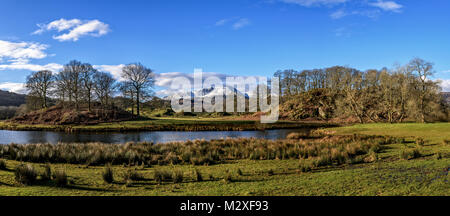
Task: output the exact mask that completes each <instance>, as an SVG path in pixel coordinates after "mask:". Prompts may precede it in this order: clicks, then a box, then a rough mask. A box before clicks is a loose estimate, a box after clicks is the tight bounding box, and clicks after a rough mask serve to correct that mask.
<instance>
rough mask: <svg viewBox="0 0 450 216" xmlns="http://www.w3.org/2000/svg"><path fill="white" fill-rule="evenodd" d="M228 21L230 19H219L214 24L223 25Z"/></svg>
mask: <svg viewBox="0 0 450 216" xmlns="http://www.w3.org/2000/svg"><path fill="white" fill-rule="evenodd" d="M229 21H230V19H221V20H219V21H217V22H216V24H215V26H223V25H225V24H227V23H228V22H229Z"/></svg>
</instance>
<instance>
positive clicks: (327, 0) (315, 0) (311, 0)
mask: <svg viewBox="0 0 450 216" xmlns="http://www.w3.org/2000/svg"><path fill="white" fill-rule="evenodd" d="M280 1H282V2H284V3H289V4H297V5H301V6H305V7H313V6H333V5H337V4H342V3H345V2H348V1H350V0H280Z"/></svg>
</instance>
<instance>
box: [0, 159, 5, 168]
mask: <svg viewBox="0 0 450 216" xmlns="http://www.w3.org/2000/svg"><path fill="white" fill-rule="evenodd" d="M0 170H6V162H5V160H3V159H0Z"/></svg>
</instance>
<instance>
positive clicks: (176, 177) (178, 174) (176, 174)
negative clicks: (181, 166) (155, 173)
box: [172, 170, 183, 183]
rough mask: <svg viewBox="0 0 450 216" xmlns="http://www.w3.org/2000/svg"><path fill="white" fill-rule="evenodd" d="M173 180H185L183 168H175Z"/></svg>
mask: <svg viewBox="0 0 450 216" xmlns="http://www.w3.org/2000/svg"><path fill="white" fill-rule="evenodd" d="M172 180H173V183H181V182H183V171H181V170H174V171H173V173H172Z"/></svg>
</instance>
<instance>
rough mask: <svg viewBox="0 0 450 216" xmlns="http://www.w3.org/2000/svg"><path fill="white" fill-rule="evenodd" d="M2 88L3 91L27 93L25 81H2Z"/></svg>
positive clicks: (0, 84)
mask: <svg viewBox="0 0 450 216" xmlns="http://www.w3.org/2000/svg"><path fill="white" fill-rule="evenodd" d="M0 89H1V90H3V91H9V92H14V93H18V94H26V93H27V89H26V87H25V84H24V83H12V82H4V83H0Z"/></svg>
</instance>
